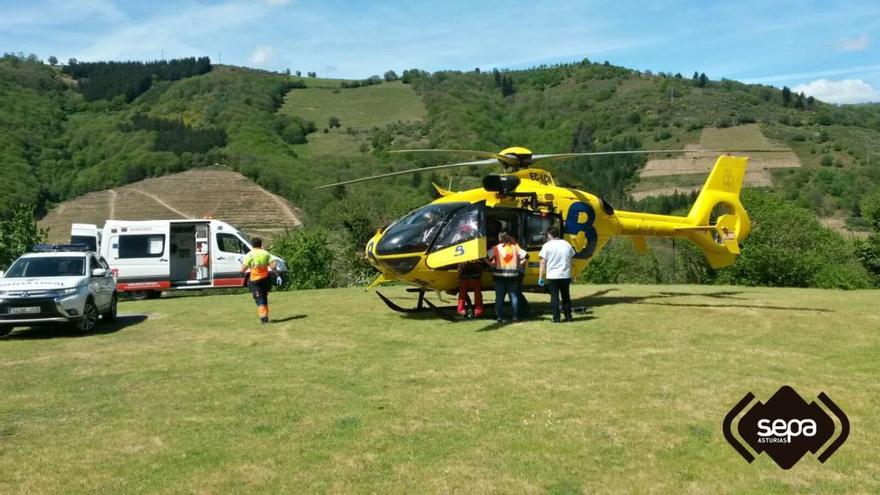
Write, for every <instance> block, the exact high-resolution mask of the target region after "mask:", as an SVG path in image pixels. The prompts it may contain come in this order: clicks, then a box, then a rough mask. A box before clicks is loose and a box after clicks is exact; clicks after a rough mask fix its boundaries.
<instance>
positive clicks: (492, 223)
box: [486, 208, 520, 246]
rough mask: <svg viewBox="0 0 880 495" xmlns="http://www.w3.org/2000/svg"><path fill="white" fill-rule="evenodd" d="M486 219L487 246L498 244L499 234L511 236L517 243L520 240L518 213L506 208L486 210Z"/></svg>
mask: <svg viewBox="0 0 880 495" xmlns="http://www.w3.org/2000/svg"><path fill="white" fill-rule="evenodd" d="M486 217H487V220H486V242H487V244H488V245H489V246H494V245H495V244H497V243H498V235H499V234H500V233H501V232H507V233H508V234H513V236H514V237H516V239H517V240H518V241H519V240H520V232H519V225H520V215H519V211H517V210H513V209H507V208H488V209H487V210H486Z"/></svg>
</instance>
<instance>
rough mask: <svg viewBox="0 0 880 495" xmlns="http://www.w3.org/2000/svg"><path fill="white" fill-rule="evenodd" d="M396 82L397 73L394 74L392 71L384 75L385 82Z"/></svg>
mask: <svg viewBox="0 0 880 495" xmlns="http://www.w3.org/2000/svg"><path fill="white" fill-rule="evenodd" d="M396 80H397V73H396V72H394V71H393V70H389V71H388V72H386V73H385V81H388V82H390V81H396Z"/></svg>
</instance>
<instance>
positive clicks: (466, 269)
mask: <svg viewBox="0 0 880 495" xmlns="http://www.w3.org/2000/svg"><path fill="white" fill-rule="evenodd" d="M482 278H483V260H476V261H468V262H466V263H462V264H460V265H458V314H459V316H464V315H465V301H466V300H467V298H468V291H469V290H472V291H474V317H476V318H479V317H481V316H483V290H482V289H483V287H482V285H483V282H482Z"/></svg>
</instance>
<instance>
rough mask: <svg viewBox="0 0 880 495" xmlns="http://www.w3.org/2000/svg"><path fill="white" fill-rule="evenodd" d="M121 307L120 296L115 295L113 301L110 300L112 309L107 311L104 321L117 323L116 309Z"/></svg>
mask: <svg viewBox="0 0 880 495" xmlns="http://www.w3.org/2000/svg"><path fill="white" fill-rule="evenodd" d="M118 305H119V296H117V295H116V293H115V292H114V293H113V299H111V300H110V308H109V309H107V312H106V313H104V321H106V322H111V321H116V308H117V307H118Z"/></svg>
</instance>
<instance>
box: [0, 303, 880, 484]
mask: <svg viewBox="0 0 880 495" xmlns="http://www.w3.org/2000/svg"><path fill="white" fill-rule="evenodd" d="M380 290H381V291H382V292H383V293H386V294H387V295H392V296H394V297H395V298H397V299H398V300H399V301H400V302H401V303H402V304H406V303H410V304H412V303H414V302H415V300H414V298H413V296H412V295H411V294H407V293H405V292H404V291H403V290H402V288H393V287H392V288H387V289H380ZM574 295H575V299H576V301H575V305H576V306H584V305H585V306H589V307H591V308H592V311H590V312H588V313H587V314H577V315H576V321H575V322H574V323H571V324H562V325H551V324H549V321H548V318H547V317H546V316H542V317H541V318H539V319H536V320H531V321H527V322H523V323H519V324H515V325H497V324H495V323H494V322H492V321H485V320H483V321H466V322H459V323H449V322H446V321H444V320H441V319H439V318H436V317H435V316H433V315H431V314H428V315H418V316H404V315H400V314H397V313H393V312H391V311H389V310H388V309H387V308H386V307H385V306H384V305H383V304H382V303H381V302H380V301H379V300H378V299H377V298H376V297H375V295H374V294H371V293H368V292H365V291H363V290H362V289H343V290H324V291H301V292H291V293H278V294H272V296H271V299H272V303H273V305H272V312H273V313H272V316H273V318H274V319H275V320H276V322H275V323H272V324H270V325H260V324H259V323H258V322H257V317H256V314H255V309H254V305H253V301H252V300H251V299H250V298H249V296H248V295H247V294H239V295H217V296H203V297H176V298H168V299H160V300H153V301H142V302H126V303H124V304H122V305H121V306H120V311H121V313H122V314H123V315H124V316H123V317H122V319H121V321H120V323H118V324H115V325H113V326H107V327H105V328H104V331H103V332H102V333H96V334H93V335H85V336H75V335H71V334H69V333H67V332H65V331H62V330H57V329H50V328H45V329H22V330H18V331H16V332H14V333H13V334H11V335H10V336H8V337H6V338H3V339H0V370H2V375H3V381H2V385H0V394H2V397H3V400H2V402H0V425H2V428H0V472H2V473H4V474H3V476H2V477H0V492H3V493H24V492H31V493H65V492H89V493H123V492H124V493H129V492H134V493H140V492H149V493H152V492H208V493H214V492H216V493H220V492H230V491H248V492H264V493H278V492H288V493H293V492H298V493H302V492H305V491H309V492H315V491H318V492H322V491H323V492H358V493H370V492H410V493H411V492H448V491H466V492H496V493H510V492H527V491H538V492H552V493H577V492H582V491H600V492H632V491H651V490H654V491H658V492H698V493H733V492H740V493H741V492H768V491H769V492H789V491H803V490H817V491H823V492H835V493H837V492H839V493H850V492H871V491H876V490H878V489H880V478H878V477H877V473H878V472H880V460H878V457H877V456H876V455H875V452H876V445H877V443H878V441H880V434H878V433H877V432H878V431H880V418H878V416H877V415H876V411H877V410H878V406H880V402H878V397H880V393H878V392H880V385H878V383H880V380H878V378H880V371H878V368H877V362H878V358H880V332H878V330H880V309H878V307H877V305H876V301H877V296H878V293H877V291H854V292H837V291H822V290H795V289H791V290H788V289H744V288H739V287H695V286H662V287H660V286H577V287H575V288H574ZM432 297H434V296H432ZM546 299H547V298H546V296H538V295H533V296H531V297H530V300H531V301H532V303H533V305H535V306H536V307H537V308H538V309H539V310H541V309H545V308H546ZM435 300H436V298H435ZM490 300H491V298H490ZM784 384H788V385H791V386H793V387H794V388H795V389H797V390H798V391H799V392H800V393H801V394H802V395H804V397H808V400H810V399H809V398H812V397H815V395H816V394H818V393H819V392H820V391H824V392H826V393H827V394H828V395H830V396H831V397H832V398H833V399H834V401H835V402H836V403H837V404H838V405H840V406H841V407H842V408H843V409H844V411H845V412H846V413H847V414H848V416H849V418H850V422H851V423H852V433H851V435H850V438H849V440H848V441H847V443H846V444H845V445H844V446H843V447H842V448H841V449H840V450H839V451H838V452H837V453H836V454H835V455H834V456H833V457H832V458H831V459H830V460H829V461H828V462H827V463H825V464H820V463H819V462H818V461H816V460H815V458H813V457H811V456H807V457H806V458H805V459H803V460H802V461H801V462H800V464H798V465H797V466H796V467H795V468H794V469H792V470H790V471H782V470H781V469H779V468H778V467H777V466H776V465H775V464H773V463H772V461H770V460H769V459H768V458H767V457H766V456H761V457H759V458H758V459H757V460H756V461H755V462H754V463H752V464H748V463H746V462H745V461H744V460H743V459H742V458H740V457H739V455H738V454H736V452H734V451H733V449H732V448H731V447H730V446H729V445H728V444H727V443H726V442H725V440H724V439H723V436H722V433H721V422H722V419H723V418H724V415H725V414H726V413H727V411H728V410H729V409H730V408H731V407H732V406H733V404H735V403H736V402H737V401H738V400H739V399H740V398H741V397H742V396H743V395H744V394H745V393H746V392H749V391H751V392H753V393H755V394H756V396H757V397H758V398H759V399H761V400H766V399H767V398H768V397H769V396H770V395H771V394H772V393H773V392H775V391H776V389H778V388H779V387H780V386H781V385H784Z"/></svg>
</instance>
